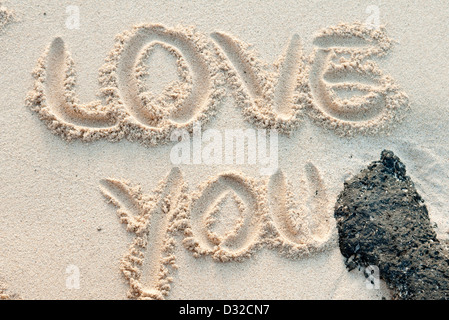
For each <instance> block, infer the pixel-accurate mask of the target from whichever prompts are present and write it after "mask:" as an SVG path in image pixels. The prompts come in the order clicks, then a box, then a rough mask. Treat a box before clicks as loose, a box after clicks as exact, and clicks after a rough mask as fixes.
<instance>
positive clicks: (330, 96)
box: [308, 23, 409, 135]
mask: <svg viewBox="0 0 449 320" xmlns="http://www.w3.org/2000/svg"><path fill="white" fill-rule="evenodd" d="M315 44H316V45H317V46H318V48H317V49H315V50H314V52H313V54H312V57H311V58H310V68H309V69H308V72H309V73H310V75H309V80H310V90H311V92H312V96H313V104H312V108H310V109H308V111H309V112H308V115H309V116H310V117H311V118H312V119H314V120H315V122H316V123H317V124H319V125H321V126H324V127H326V128H329V129H332V130H334V131H335V132H336V133H337V134H339V135H354V134H359V133H362V134H365V133H377V132H380V131H385V130H386V129H388V128H390V127H391V126H394V125H395V124H396V123H398V122H400V121H401V120H402V118H403V117H404V111H406V110H407V109H408V108H409V101H408V97H407V95H406V94H405V93H404V92H403V91H401V90H400V89H399V87H398V85H397V84H396V83H395V81H394V80H393V78H392V77H391V76H389V75H386V74H384V72H383V71H382V70H381V69H380V68H379V66H378V65H377V63H376V62H374V61H373V60H371V59H369V58H371V57H374V56H377V57H383V56H385V55H386V54H387V53H388V51H390V49H391V47H392V45H393V41H392V40H391V39H390V38H388V36H387V34H386V32H385V28H384V27H380V28H379V29H373V28H367V27H366V26H365V24H361V23H354V24H351V25H349V24H345V23H341V24H339V25H337V26H336V27H330V28H327V29H324V30H321V31H320V32H319V33H318V35H317V36H316V38H315Z"/></svg>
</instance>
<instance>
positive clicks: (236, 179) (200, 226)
mask: <svg viewBox="0 0 449 320" xmlns="http://www.w3.org/2000/svg"><path fill="white" fill-rule="evenodd" d="M226 200H233V201H234V203H235V204H236V207H237V208H236V209H237V211H238V215H237V217H236V218H235V219H233V220H234V221H232V222H233V223H232V224H233V225H232V226H230V227H229V228H227V230H226V231H224V232H222V233H223V234H222V235H219V234H218V232H215V231H213V225H214V224H215V223H216V219H217V218H218V216H219V215H220V213H223V212H220V211H222V210H224V208H223V205H224V203H225V202H226ZM261 201H263V199H260V196H259V192H258V190H257V184H256V181H253V180H251V179H249V178H245V177H243V176H242V175H240V174H235V173H224V174H221V175H219V176H218V177H216V178H213V179H210V180H208V181H206V182H205V183H204V184H202V185H201V186H200V188H199V191H197V192H195V193H194V194H193V195H192V198H191V202H190V207H189V209H188V210H187V217H188V222H187V223H188V224H189V226H188V230H189V231H188V236H187V237H186V238H185V239H184V240H183V243H184V246H185V247H186V248H187V249H188V250H190V251H192V252H193V253H194V256H197V257H198V256H200V255H212V257H213V259H215V260H218V261H221V262H226V261H240V260H242V259H244V258H248V257H250V255H251V253H252V252H254V251H255V250H256V249H257V248H258V247H259V246H260V245H261V241H260V235H261V232H262V228H263V221H262V220H263V219H264V218H265V212H264V206H263V205H262V204H261ZM224 213H225V219H224V221H225V222H223V223H226V222H229V221H230V220H232V219H231V218H230V217H229V212H224Z"/></svg>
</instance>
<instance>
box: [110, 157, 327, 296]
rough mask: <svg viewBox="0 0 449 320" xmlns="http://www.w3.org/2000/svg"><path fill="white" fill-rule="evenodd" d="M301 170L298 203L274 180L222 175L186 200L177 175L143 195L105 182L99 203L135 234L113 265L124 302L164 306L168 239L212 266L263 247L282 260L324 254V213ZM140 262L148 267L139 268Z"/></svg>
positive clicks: (171, 266) (170, 256) (317, 180)
mask: <svg viewBox="0 0 449 320" xmlns="http://www.w3.org/2000/svg"><path fill="white" fill-rule="evenodd" d="M305 171H306V177H307V180H308V188H307V190H308V191H306V189H304V188H303V189H304V190H303V192H302V193H301V198H300V201H296V200H295V199H294V196H293V195H292V190H291V187H290V186H289V183H288V182H287V181H286V179H285V177H284V176H283V174H282V173H277V174H275V175H273V176H272V177H271V178H270V179H269V180H268V181H267V180H265V179H252V178H249V177H246V176H244V175H242V174H241V173H236V172H228V173H223V174H220V175H218V176H215V177H211V178H210V179H208V180H207V181H205V182H204V183H202V184H201V185H200V186H199V187H198V188H197V189H196V191H194V192H191V193H189V190H188V186H187V183H186V182H185V181H184V179H183V177H182V173H181V172H180V171H179V169H177V168H175V169H173V170H172V171H171V172H170V174H169V175H168V176H167V178H165V179H164V180H163V181H161V182H160V183H159V184H158V186H157V187H156V188H155V189H154V190H153V191H152V192H151V193H150V194H144V193H143V192H142V190H141V188H140V187H139V186H134V187H133V186H132V185H131V184H130V183H129V182H127V181H122V180H116V179H108V180H105V181H104V183H103V186H102V192H103V194H104V196H105V197H106V199H108V200H109V201H110V202H111V203H112V204H113V205H114V206H115V207H116V208H117V213H118V216H119V218H120V221H121V223H123V224H125V225H126V226H127V230H128V231H129V232H131V233H133V234H134V235H135V237H134V240H133V242H132V243H131V245H130V247H129V250H128V252H127V253H126V255H125V256H124V257H123V258H122V260H121V262H120V269H121V271H122V273H123V275H124V277H125V279H126V280H127V281H128V283H129V286H130V290H129V294H128V296H129V297H130V298H134V299H164V298H165V297H166V296H167V295H168V294H169V291H170V288H171V284H170V283H171V282H172V281H173V271H174V270H175V269H177V268H178V266H177V265H176V257H175V255H174V252H175V251H174V250H175V245H176V241H175V238H174V237H175V235H180V236H182V237H183V240H182V244H183V246H184V248H185V249H187V250H188V251H190V252H192V254H193V255H194V256H195V257H201V256H210V257H211V258H212V259H213V260H214V261H217V262H232V261H242V260H244V259H248V258H250V257H251V256H252V254H254V253H255V252H256V251H257V250H260V249H261V248H263V247H266V248H269V249H273V250H278V251H279V252H280V253H281V254H282V255H283V256H285V257H287V258H290V259H299V258H301V257H304V256H307V255H309V254H311V253H314V252H318V251H322V250H325V249H326V248H327V246H328V245H329V244H330V243H331V242H332V240H333V239H332V228H331V225H330V223H331V221H332V219H331V213H332V212H331V211H332V210H331V208H329V206H328V199H327V196H326V190H325V187H324V183H323V181H322V179H321V177H320V174H319V172H318V170H317V169H316V168H315V167H314V166H313V165H312V164H310V163H309V164H307V165H306V168H305ZM227 203H231V204H232V203H233V204H234V206H233V208H231V209H230V207H227V206H226V204H227ZM305 208H311V209H310V210H309V211H308V210H306V209H305ZM232 211H234V212H235V213H236V214H234V215H233V214H232ZM220 227H222V228H220ZM146 263H147V264H148V263H149V264H150V265H151V267H152V268H144V266H145V264H146ZM145 272H146V273H149V274H144V273H145ZM148 277H149V280H144V279H145V278H146V279H148Z"/></svg>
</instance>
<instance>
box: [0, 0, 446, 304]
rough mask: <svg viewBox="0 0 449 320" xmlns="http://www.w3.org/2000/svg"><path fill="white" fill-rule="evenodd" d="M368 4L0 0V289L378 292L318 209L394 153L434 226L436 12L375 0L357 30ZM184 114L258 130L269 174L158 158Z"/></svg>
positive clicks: (253, 295) (438, 197) (80, 293)
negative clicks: (375, 18) (351, 262)
mask: <svg viewBox="0 0 449 320" xmlns="http://www.w3.org/2000/svg"><path fill="white" fill-rule="evenodd" d="M69 5H70V6H75V9H76V7H77V8H78V9H79V10H78V12H79V18H80V20H79V22H80V23H79V28H69V27H68V24H67V22H68V21H69V22H71V21H73V19H74V18H75V16H74V14H75V15H76V10H75V9H74V8H73V7H71V8H68V7H67V6H69ZM371 5H373V3H371V2H370V1H361V2H360V1H343V2H339V3H336V2H333V1H327V0H326V1H324V2H321V3H320V5H319V6H317V5H316V4H313V3H311V2H306V1H293V0H287V1H286V2H285V3H282V4H280V3H278V2H275V1H264V2H263V3H261V2H260V1H255V0H249V1H245V2H241V1H234V0H232V1H214V2H210V1H202V0H195V1H189V2H181V1H165V0H164V1H154V2H152V3H151V5H149V4H148V3H144V2H141V1H118V0H117V1H110V2H108V4H99V3H98V2H96V1H91V0H87V1H71V2H70V4H66V3H61V2H50V1H44V2H42V1H37V0H27V1H25V0H14V1H13V0H10V1H7V2H3V5H2V6H0V7H1V8H4V7H6V8H8V11H1V12H12V11H13V12H14V14H15V15H16V16H18V17H20V21H17V22H15V23H9V22H10V21H12V20H11V17H12V16H10V14H9V13H8V14H6V15H5V14H4V13H2V14H1V15H0V17H2V18H1V20H0V23H1V24H2V25H3V24H4V22H5V21H8V23H7V24H5V25H4V26H3V28H2V30H1V31H0V42H1V44H2V49H1V50H0V88H1V89H0V112H1V115H2V116H1V117H0V128H1V129H0V130H1V137H2V138H1V139H0V165H1V168H2V170H1V171H0V180H1V181H2V183H1V184H0V194H1V195H2V201H0V225H1V237H0V248H1V250H0V270H1V277H2V279H5V283H7V284H8V290H7V291H6V292H2V294H3V295H4V294H7V295H9V296H10V297H11V296H12V294H11V293H14V294H16V293H17V294H18V296H20V297H22V298H24V299H126V298H132V299H182V298H190V299H215V298H217V299H221V298H223V299H226V298H231V299H232V298H237V299H314V298H315V299H316V298H317V299H381V298H382V297H386V298H390V291H389V290H388V289H387V287H386V285H385V283H383V282H382V283H381V287H380V288H379V289H374V290H371V289H369V288H368V287H367V286H366V285H365V278H364V276H363V273H362V272H360V271H358V270H357V269H355V270H353V271H351V272H347V270H346V266H345V261H344V257H343V256H342V255H341V253H340V249H339V247H338V240H337V239H338V232H337V228H336V226H335V219H334V218H333V208H332V206H333V204H334V203H335V202H336V200H337V197H338V194H339V193H340V191H341V186H342V184H343V181H344V180H345V179H346V178H348V177H350V176H353V175H355V174H356V173H357V172H359V171H360V170H361V169H362V168H364V167H365V166H366V163H368V162H370V161H371V160H372V159H376V158H378V155H379V153H380V152H381V150H384V149H391V150H395V154H397V155H399V156H400V158H401V160H402V161H403V162H404V163H406V164H407V170H408V172H409V173H410V175H411V179H413V181H414V183H415V187H416V189H417V192H418V193H419V194H420V195H422V197H423V198H425V199H426V206H427V209H428V213H429V219H430V221H431V223H432V224H433V223H435V224H436V225H437V227H436V228H434V231H435V233H436V235H437V236H438V239H440V240H441V241H442V242H444V241H446V240H448V239H449V233H448V231H449V220H448V219H447V212H448V208H449V191H448V190H449V183H448V181H449V180H448V179H449V178H448V172H449V156H448V155H449V147H448V146H447V141H448V140H449V130H448V123H449V113H448V112H447V110H448V107H449V106H448V100H447V90H445V88H444V86H445V84H446V83H448V82H449V71H448V70H447V66H448V65H449V64H448V63H447V52H448V51H449V41H446V40H447V30H446V28H445V27H444V26H443V24H435V21H447V20H448V19H449V10H448V4H447V2H446V1H442V0H431V1H430V2H429V5H428V6H419V8H418V6H414V5H412V4H410V2H409V1H405V0H399V1H395V2H388V3H382V4H378V8H379V13H380V16H379V19H380V24H381V26H382V27H380V28H379V29H367V28H365V27H366V26H365V25H364V22H365V21H366V20H367V19H368V18H369V15H370V13H367V7H368V6H371ZM2 10H3V9H2ZM5 17H6V20H5ZM411 21H413V23H411ZM198 122H201V129H202V133H203V134H204V133H205V132H209V133H210V131H208V130H211V129H212V130H216V131H215V133H218V135H217V136H219V137H223V135H224V132H225V131H226V130H228V129H238V130H255V131H254V132H256V133H257V130H271V129H276V130H278V132H279V137H278V149H277V150H278V170H277V171H275V172H271V173H270V174H269V175H261V171H260V169H261V165H260V164H258V163H256V164H255V165H254V164H250V163H248V161H246V160H245V161H244V162H243V163H236V161H234V162H232V163H226V161H222V162H221V163H220V164H213V163H212V164H205V163H204V162H203V161H200V163H196V164H193V163H191V164H186V163H181V164H176V165H175V164H173V163H172V160H171V159H170V154H171V151H172V148H173V146H174V145H176V141H172V137H173V136H175V137H179V135H178V133H179V132H183V133H185V132H186V133H187V135H190V136H192V135H193V134H192V133H194V125H195V123H198ZM183 130H185V131H183ZM205 140H206V139H205ZM202 143H203V151H204V149H206V147H207V146H209V145H208V144H207V141H203V142H202ZM224 145H225V143H224V141H222V146H223V155H224V151H225V148H224ZM244 147H245V151H244V152H247V151H248V144H247V143H245V144H244ZM241 153H242V151H235V156H236V157H237V156H240V155H241ZM192 157H193V155H192ZM223 158H224V157H223ZM243 158H245V157H243ZM245 159H246V158H245ZM200 160H202V159H200ZM191 162H193V161H191ZM105 196H106V197H105ZM105 199H106V200H107V201H105ZM108 201H109V202H110V203H109V204H108ZM73 270H75V271H79V274H78V273H77V272H74V271H73ZM77 274H78V275H79V288H78V287H73V286H70V285H68V283H71V281H72V280H73V279H74V278H73V277H76V276H77Z"/></svg>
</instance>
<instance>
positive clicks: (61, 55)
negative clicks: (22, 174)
mask: <svg viewBox="0 0 449 320" xmlns="http://www.w3.org/2000/svg"><path fill="white" fill-rule="evenodd" d="M155 46H160V47H162V48H163V49H165V50H166V51H167V52H168V53H169V54H171V55H173V56H174V57H176V59H177V67H178V73H179V77H180V80H179V81H175V82H173V83H171V84H169V85H168V86H167V87H166V88H165V89H164V90H163V92H162V93H161V94H160V95H159V96H156V97H155V96H154V95H153V94H151V92H148V90H147V89H146V87H145V85H144V84H143V81H142V78H143V77H144V76H145V75H146V73H147V70H146V67H145V63H144V61H145V59H146V58H148V57H149V56H150V55H151V52H152V49H154V47H155ZM212 55H213V53H212V44H211V42H210V41H209V40H208V39H207V38H206V37H205V36H203V35H202V34H199V33H198V32H196V31H195V30H194V28H183V27H179V28H174V29H169V28H165V27H164V26H161V25H139V26H136V27H134V28H133V29H132V30H130V31H126V32H124V33H122V34H120V35H118V36H117V37H116V40H115V45H114V48H113V50H112V51H111V52H110V54H109V55H108V57H107V58H106V60H105V64H104V65H103V67H101V68H100V71H99V76H98V79H99V84H100V94H99V96H100V98H101V99H102V100H101V101H100V100H98V101H93V102H90V103H87V104H80V103H79V101H78V99H77V98H76V94H75V90H74V89H75V68H74V62H73V60H72V58H71V56H70V54H69V53H68V51H67V50H66V48H65V45H64V42H63V41H62V39H60V38H56V39H55V40H54V41H53V42H52V44H51V45H50V46H49V47H48V48H47V49H46V51H45V52H44V54H43V55H42V57H41V58H40V59H39V61H38V64H37V67H36V69H35V70H34V72H33V76H34V78H35V83H34V88H33V90H31V91H30V93H29V94H28V96H27V99H26V103H27V105H28V106H29V107H30V108H31V109H32V110H34V111H35V112H37V113H38V115H39V117H40V118H41V120H43V121H44V122H45V123H46V124H47V126H48V127H49V128H50V129H51V130H52V131H53V132H54V133H56V134H59V135H61V136H62V137H63V138H65V139H67V140H72V139H81V140H84V141H93V140H98V139H102V138H105V139H108V140H111V141H117V140H120V139H123V138H125V137H126V138H127V139H129V140H131V141H135V140H139V141H141V142H143V143H145V144H149V145H155V144H157V143H159V142H161V141H168V140H169V138H170V133H171V132H172V131H173V130H174V129H181V128H184V129H187V130H189V131H191V130H192V127H193V123H194V122H197V121H202V122H206V120H207V119H208V118H209V116H210V115H211V114H212V113H213V112H214V109H215V108H216V105H217V104H218V103H219V101H220V99H221V96H222V94H223V91H222V90H221V89H220V88H219V80H218V75H219V71H218V69H217V63H216V62H215V60H214V59H212Z"/></svg>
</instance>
